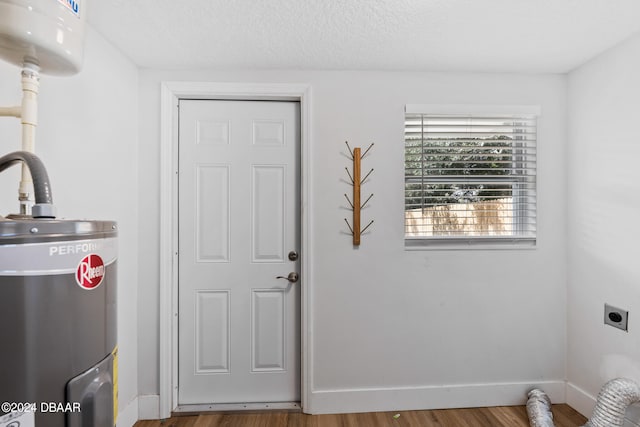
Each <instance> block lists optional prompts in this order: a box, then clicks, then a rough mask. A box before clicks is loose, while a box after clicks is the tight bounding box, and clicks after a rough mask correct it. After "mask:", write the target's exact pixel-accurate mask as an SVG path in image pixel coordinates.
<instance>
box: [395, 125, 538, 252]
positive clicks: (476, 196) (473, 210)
mask: <svg viewBox="0 0 640 427" xmlns="http://www.w3.org/2000/svg"><path fill="white" fill-rule="evenodd" d="M536 122H537V120H536V116H535V115H533V114H517V115H509V114H501V115H492V114H486V113H484V114H474V115H455V114H444V115H442V114H441V115H438V114H431V113H430V114H421V113H415V112H407V113H406V115H405V239H406V242H407V244H408V245H412V244H413V245H424V244H429V243H434V242H451V241H466V242H468V243H474V242H493V241H498V242H505V241H514V242H525V241H527V242H535V238H536V133H537V132H536V128H537V125H536Z"/></svg>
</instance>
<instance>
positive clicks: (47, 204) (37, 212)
mask: <svg viewBox="0 0 640 427" xmlns="http://www.w3.org/2000/svg"><path fill="white" fill-rule="evenodd" d="M17 163H23V164H26V165H27V168H28V171H29V172H30V175H31V178H32V179H33V185H34V189H35V197H36V204H35V205H34V206H33V211H32V213H33V217H34V218H55V217H56V216H55V209H54V206H53V195H52V193H51V183H50V182H49V175H48V174H47V170H46V169H45V167H44V164H43V163H42V161H41V160H40V159H39V158H38V156H36V155H35V154H33V153H28V152H26V151H15V152H13V153H9V154H7V155H5V156H2V157H0V172H2V171H4V170H5V169H7V168H9V167H11V166H13V165H15V164H17Z"/></svg>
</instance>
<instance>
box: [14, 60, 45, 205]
mask: <svg viewBox="0 0 640 427" xmlns="http://www.w3.org/2000/svg"><path fill="white" fill-rule="evenodd" d="M39 87H40V67H39V66H38V65H37V64H35V63H33V62H29V61H25V63H24V64H23V68H22V106H21V112H22V114H21V119H22V120H21V122H22V151H26V152H28V153H35V137H36V127H37V126H38V89H39ZM18 199H19V200H20V213H21V214H24V215H29V214H31V206H32V205H33V181H32V180H31V174H30V173H29V169H28V167H27V166H26V165H25V164H23V165H22V179H21V180H20V186H19V188H18Z"/></svg>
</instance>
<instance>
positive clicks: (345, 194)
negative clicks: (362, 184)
mask: <svg viewBox="0 0 640 427" xmlns="http://www.w3.org/2000/svg"><path fill="white" fill-rule="evenodd" d="M372 196H373V194H372ZM344 198H345V199H347V202H349V205H351V209H353V203H351V200H349V196H347V193H344ZM345 219H346V218H345Z"/></svg>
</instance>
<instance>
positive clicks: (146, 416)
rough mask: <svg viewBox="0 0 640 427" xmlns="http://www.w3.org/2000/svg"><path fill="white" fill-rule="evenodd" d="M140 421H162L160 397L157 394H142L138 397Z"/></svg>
mask: <svg viewBox="0 0 640 427" xmlns="http://www.w3.org/2000/svg"><path fill="white" fill-rule="evenodd" d="M138 419H140V420H159V419H160V396H159V395H157V394H141V395H140V396H138Z"/></svg>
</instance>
